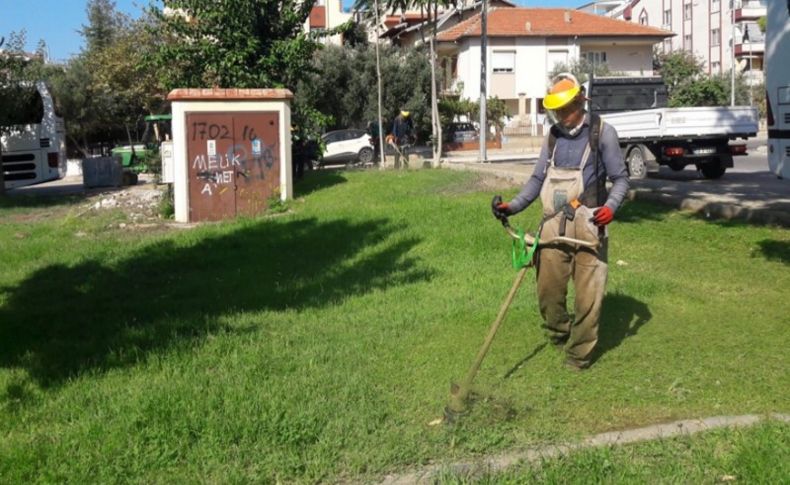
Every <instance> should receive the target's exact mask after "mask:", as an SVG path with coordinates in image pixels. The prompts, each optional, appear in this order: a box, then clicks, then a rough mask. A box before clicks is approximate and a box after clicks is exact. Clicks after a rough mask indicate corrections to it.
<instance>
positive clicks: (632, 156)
mask: <svg viewBox="0 0 790 485" xmlns="http://www.w3.org/2000/svg"><path fill="white" fill-rule="evenodd" d="M626 164H627V165H628V174H629V175H631V178H632V179H643V178H645V177H647V165H646V164H645V154H644V153H643V152H642V148H641V147H633V148H632V149H631V151H630V152H628V158H627V159H626Z"/></svg>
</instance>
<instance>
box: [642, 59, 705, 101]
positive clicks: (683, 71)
mask: <svg viewBox="0 0 790 485" xmlns="http://www.w3.org/2000/svg"><path fill="white" fill-rule="evenodd" d="M653 64H654V65H655V66H656V67H657V68H658V72H659V73H660V74H661V77H662V78H663V79H664V83H665V84H666V85H667V92H668V94H669V97H670V99H671V98H672V96H673V92H674V91H675V90H676V89H678V88H679V87H680V86H681V85H683V84H684V83H690V82H692V81H694V80H696V79H698V78H699V77H700V76H701V75H702V67H703V63H702V61H701V60H700V59H698V58H697V57H696V56H695V55H694V54H693V53H691V52H689V51H686V50H679V51H674V52H670V53H668V54H663V53H657V54H656V56H655V58H654V60H653Z"/></svg>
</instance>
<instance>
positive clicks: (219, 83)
mask: <svg viewBox="0 0 790 485" xmlns="http://www.w3.org/2000/svg"><path fill="white" fill-rule="evenodd" d="M163 4H164V5H163V7H164V8H161V9H160V8H157V7H152V8H151V10H150V12H151V14H152V15H153V17H154V18H155V19H156V21H157V23H156V24H155V29H156V34H157V35H158V36H159V38H160V41H159V43H158V44H157V45H156V49H155V52H154V53H153V54H152V55H151V56H149V61H150V63H151V65H152V66H154V68H155V70H156V71H157V72H158V73H159V78H158V81H159V83H160V84H161V85H162V86H163V87H164V88H165V89H166V90H170V89H173V88H177V87H178V88H194V87H206V86H211V87H220V88H261V87H266V88H288V89H290V90H291V91H294V92H295V91H296V88H297V85H298V84H299V81H300V80H301V79H304V78H305V77H306V76H307V75H308V74H309V73H310V72H311V71H312V67H311V59H312V57H313V53H315V52H316V51H317V50H318V49H320V47H321V44H320V43H319V42H318V36H317V35H314V34H307V33H305V32H304V30H303V26H304V23H305V22H306V21H307V18H308V17H309V15H310V10H311V9H312V7H313V1H310V0H308V1H299V0H224V1H223V2H217V1H215V0H164V2H163ZM345 27H346V26H343V27H342V28H345ZM334 33H335V32H334V31H333V32H326V33H325V35H332V34H334ZM293 118H294V122H295V123H298V125H295V126H297V127H298V128H299V129H300V130H303V129H304V130H307V128H305V127H311V128H310V130H313V131H317V130H319V129H320V127H321V126H322V125H323V124H325V123H326V121H327V118H326V117H325V116H323V115H322V114H321V113H320V112H319V111H317V110H315V109H313V108H312V107H311V106H310V105H306V104H303V103H294V111H293ZM309 135H310V133H308V132H304V133H301V134H300V136H301V137H302V138H306V137H307V136H309Z"/></svg>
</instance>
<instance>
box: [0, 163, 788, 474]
mask: <svg viewBox="0 0 790 485" xmlns="http://www.w3.org/2000/svg"><path fill="white" fill-rule="evenodd" d="M297 190H298V191H299V194H298V195H299V198H298V199H297V200H295V201H293V202H291V203H290V206H291V212H290V213H289V214H286V215H280V216H277V217H272V218H261V219H243V220H238V221H233V222H226V223H220V224H208V225H203V226H200V227H198V228H195V229H191V230H188V231H152V232H150V233H148V232H142V231H131V230H121V229H119V228H118V222H120V221H123V220H124V216H123V214H121V213H118V212H101V213H95V212H90V213H88V214H82V215H77V214H79V212H78V207H75V206H74V205H65V206H63V207H61V206H57V205H47V206H45V207H40V206H35V205H32V204H28V205H26V206H24V207H19V206H18V205H15V204H14V202H13V199H12V200H11V201H6V202H4V203H3V204H2V208H0V246H1V247H2V248H3V251H2V253H0V305H2V306H0V482H31V481H33V482H35V481H39V482H42V481H43V482H51V481H73V482H97V481H98V482H108V481H136V482H153V481H198V480H201V481H213V482H217V481H221V482H227V481H231V482H236V481H237V482H246V481H263V482H275V481H284V482H316V481H337V480H352V481H355V480H360V479H375V478H376V477H381V476H383V475H384V474H385V473H390V472H394V471H398V470H403V469H412V468H413V467H415V466H419V465H420V464H421V463H426V462H429V461H443V460H448V461H452V460H459V459H463V458H466V457H470V456H474V455H479V454H486V453H495V452H497V451H501V450H504V449H519V448H524V447H531V446H535V445H536V444H540V443H555V442H559V441H566V440H572V439H575V438H578V437H582V436H585V435H589V434H594V433H597V432H601V431H607V430H612V429H620V428H625V427H630V426H641V425H645V424H650V423H655V422H660V421H667V420H673V419H679V418H691V417H701V416H710V415H726V414H749V413H752V414H753V413H765V412H772V411H777V412H787V410H788V407H790V406H788V395H789V394H788V381H787V379H786V370H787V368H788V357H787V352H786V342H787V323H788V317H787V315H788V314H790V301H788V299H787V298H786V292H787V286H788V283H790V281H789V277H788V260H789V258H788V254H790V232H788V231H787V230H785V229H779V228H769V227H757V226H749V225H741V224H730V223H715V222H707V221H703V220H699V219H696V218H692V217H690V216H688V215H686V214H683V213H677V212H674V211H669V210H668V209H666V208H664V207H662V206H656V205H649V204H642V203H629V204H628V205H627V206H625V207H624V208H623V209H622V210H621V211H620V212H619V213H618V214H617V217H616V224H613V225H612V227H611V245H610V272H609V286H608V294H607V297H606V301H605V308H604V316H603V320H602V327H601V340H600V344H599V349H600V352H599V354H598V358H597V361H596V363H595V365H594V367H593V368H592V369H591V370H590V371H588V372H586V373H583V374H575V373H569V372H566V371H565V370H564V369H563V368H562V365H561V363H562V360H563V356H562V355H560V354H559V353H557V352H556V351H554V350H553V349H552V348H550V347H545V346H543V343H544V338H543V335H542V331H541V329H540V326H539V325H540V319H539V315H538V308H537V303H536V298H535V295H534V273H530V274H529V276H528V278H527V279H526V280H525V283H524V285H523V286H522V289H521V290H520V292H519V294H518V296H517V298H516V301H515V303H514V304H513V306H512V308H511V311H510V314H509V316H508V318H507V320H506V322H505V323H504V325H503V327H502V328H501V330H500V334H499V335H498V336H497V339H496V341H495V342H494V345H493V347H492V349H491V352H490V353H489V356H488V358H487V360H486V361H485V362H484V364H483V367H482V369H481V372H480V374H479V376H478V379H477V383H478V384H479V386H480V388H481V396H483V397H481V398H480V399H479V400H478V401H477V402H476V403H475V405H474V406H473V407H472V412H471V414H470V415H469V416H468V418H466V419H465V420H463V421H462V422H461V423H460V424H459V425H457V426H455V427H443V426H433V427H432V426H428V423H429V422H430V421H432V420H434V419H436V418H437V417H439V416H440V415H441V411H442V408H443V407H444V405H445V402H446V398H447V393H448V390H449V384H450V383H451V382H452V381H453V380H457V379H460V378H461V377H462V375H463V374H464V373H465V372H466V370H467V368H468V366H469V364H470V363H471V360H472V358H473V357H474V355H475V353H476V352H477V349H478V347H479V345H480V344H481V342H482V340H483V338H484V336H485V333H486V332H487V330H488V327H489V325H490V323H491V321H492V320H493V318H494V317H495V316H496V312H497V310H498V308H499V305H500V303H501V301H502V299H503V298H504V297H505V295H506V293H507V291H508V289H509V287H510V285H511V283H512V279H513V278H514V277H515V271H514V270H513V269H512V268H511V267H510V255H509V251H510V249H509V248H510V242H509V241H508V239H507V237H506V235H505V233H504V232H503V231H502V229H501V226H500V225H499V224H498V223H497V222H496V221H495V220H494V219H493V218H492V217H491V214H490V209H489V203H490V200H491V197H492V195H493V194H494V193H497V192H504V195H505V196H511V195H513V194H514V193H515V191H516V189H515V188H504V190H503V188H502V187H500V186H497V184H496V182H492V180H491V179H486V178H481V177H480V176H478V175H475V174H470V173H460V172H451V171H430V170H426V171H414V172H400V173H399V172H330V171H321V172H317V173H311V174H309V176H308V178H307V179H306V180H305V181H304V182H302V183H300V184H299V185H297ZM51 211H59V212H58V214H61V215H59V217H47V214H51V213H52V212H51ZM538 219H539V208H538V207H532V208H530V209H529V210H528V211H526V212H525V213H524V214H523V215H519V216H517V217H515V218H514V220H513V222H514V223H516V224H517V225H519V226H522V227H524V228H527V229H530V228H534V227H535V226H536V223H537V221H538Z"/></svg>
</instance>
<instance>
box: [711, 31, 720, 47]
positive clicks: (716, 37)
mask: <svg viewBox="0 0 790 485" xmlns="http://www.w3.org/2000/svg"><path fill="white" fill-rule="evenodd" d="M719 44H721V29H713V30H711V31H710V45H711V47H716V46H718V45H719Z"/></svg>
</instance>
